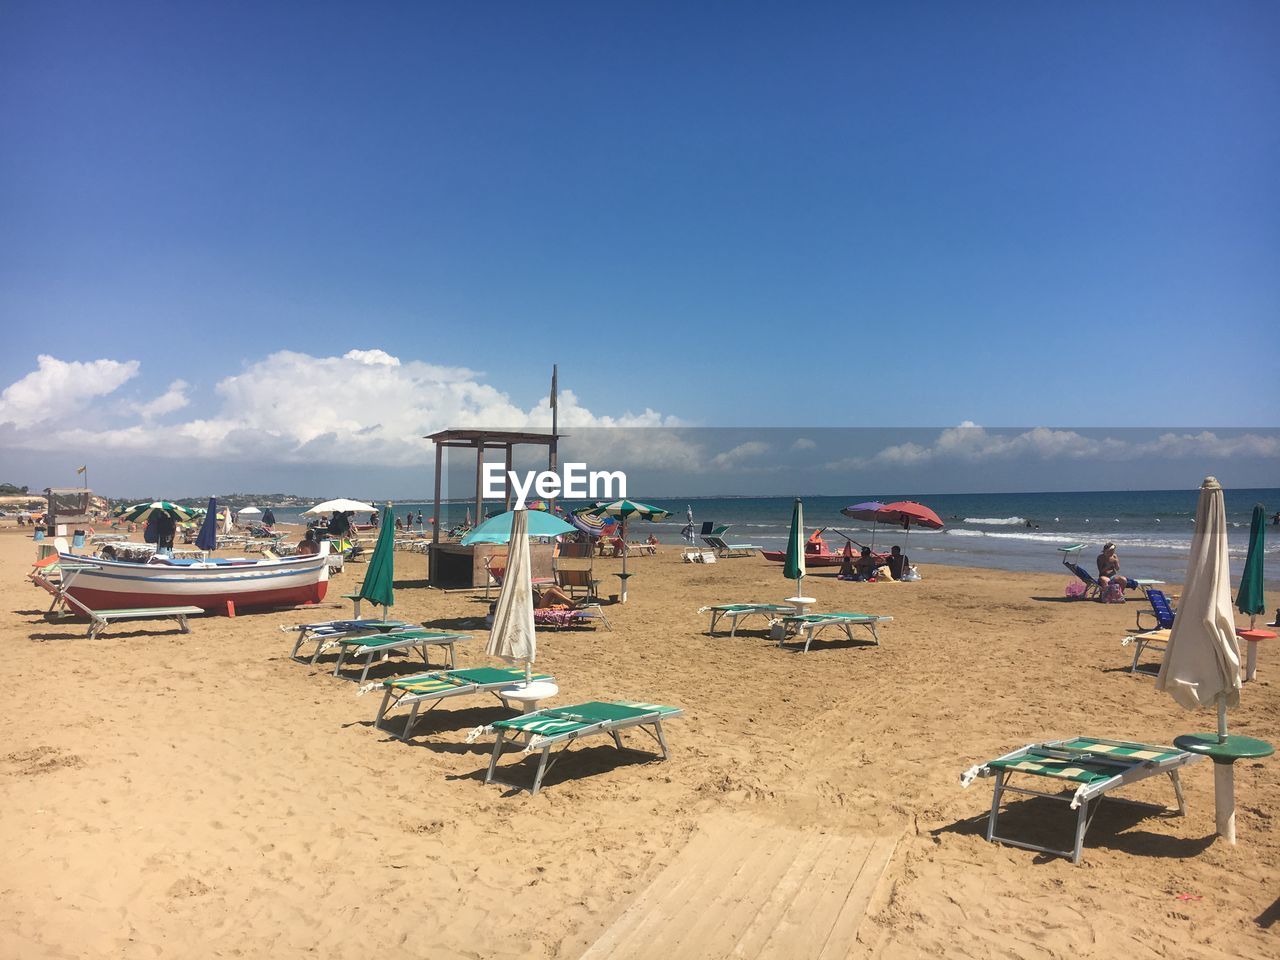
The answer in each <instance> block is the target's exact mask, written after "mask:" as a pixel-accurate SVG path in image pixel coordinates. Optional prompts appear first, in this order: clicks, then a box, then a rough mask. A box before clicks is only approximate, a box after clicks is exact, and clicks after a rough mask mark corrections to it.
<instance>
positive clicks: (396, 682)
mask: <svg viewBox="0 0 1280 960" xmlns="http://www.w3.org/2000/svg"><path fill="white" fill-rule="evenodd" d="M532 679H533V680H548V681H552V682H554V681H555V677H553V676H551V675H550V674H546V673H535V674H534V675H533V677H532ZM523 682H524V670H522V669H519V668H515V667H476V668H473V669H468V670H443V671H439V672H436V673H422V674H418V675H417V676H414V677H396V678H393V679H390V680H383V681H382V687H383V690H384V693H383V695H382V705H381V706H379V707H378V716H377V717H376V718H375V719H374V721H373V725H374V726H375V727H377V728H378V729H380V730H381V729H384V728H383V726H382V721H383V719H384V718H385V717H386V715H387V711H389V710H393V709H395V708H396V707H409V718H408V719H407V720H406V721H405V724H404V732H403V733H401V734H399V735H398V736H399V737H400V739H402V740H404V739H406V738H408V736H409V732H410V731H411V730H412V729H413V725H414V724H415V723H417V721H418V711H419V710H420V709H421V707H422V705H423V704H424V703H426V702H428V701H430V702H431V706H429V707H427V712H428V713H430V712H431V711H432V710H434V709H435V708H436V707H438V706H440V704H441V703H442V702H443V701H445V700H448V699H449V698H451V697H461V696H467V695H470V694H473V693H492V694H493V695H494V696H495V697H497V696H498V691H499V690H502V689H504V688H506V687H512V686H515V685H516V684H519V683H523ZM498 699H499V700H502V698H501V697H498ZM502 702H503V703H504V704H506V701H505V700H503V701H502Z"/></svg>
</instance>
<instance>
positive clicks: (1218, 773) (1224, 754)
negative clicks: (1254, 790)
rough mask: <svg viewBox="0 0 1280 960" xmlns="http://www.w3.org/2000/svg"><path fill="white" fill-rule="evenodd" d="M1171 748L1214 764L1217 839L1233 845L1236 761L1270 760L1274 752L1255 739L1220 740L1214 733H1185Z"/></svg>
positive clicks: (1227, 738) (1234, 837)
mask: <svg viewBox="0 0 1280 960" xmlns="http://www.w3.org/2000/svg"><path fill="white" fill-rule="evenodd" d="M1173 745H1174V746H1175V747H1177V748H1178V749H1179V750H1186V751H1187V752H1188V753H1198V754H1200V755H1201V756H1205V757H1208V758H1209V759H1210V760H1212V761H1213V806H1214V813H1215V815H1216V820H1217V827H1218V836H1220V837H1222V838H1223V839H1224V840H1226V841H1227V843H1235V842H1236V785H1235V768H1234V766H1233V764H1234V763H1235V762H1236V761H1237V760H1250V759H1259V758H1261V757H1269V756H1271V755H1272V754H1273V753H1275V752H1276V748H1275V747H1273V746H1272V745H1271V744H1269V743H1267V741H1265V740H1258V739H1257V738H1255V737H1241V736H1228V737H1223V738H1221V739H1219V737H1218V735H1217V734H1216V733H1184V734H1183V735H1182V736H1180V737H1175V738H1174V741H1173Z"/></svg>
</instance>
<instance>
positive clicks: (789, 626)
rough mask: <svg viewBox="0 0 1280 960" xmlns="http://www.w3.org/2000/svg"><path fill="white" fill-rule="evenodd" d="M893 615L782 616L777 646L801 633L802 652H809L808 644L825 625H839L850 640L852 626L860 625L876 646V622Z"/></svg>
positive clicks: (819, 614) (823, 614) (816, 614)
mask: <svg viewBox="0 0 1280 960" xmlns="http://www.w3.org/2000/svg"><path fill="white" fill-rule="evenodd" d="M892 619H893V617H881V616H877V615H876V614H874V613H841V612H831V613H806V614H798V615H792V616H785V617H783V618H782V623H783V625H784V626H785V627H786V629H785V630H784V631H783V637H782V639H781V640H779V641H778V646H782V645H783V644H785V643H788V642H793V641H791V638H792V637H795V636H797V635H799V634H801V633H803V634H804V650H803V651H801V652H803V653H808V652H809V644H811V643H813V638H814V637H815V636H817V634H818V633H819V632H821V631H823V630H825V629H826V628H827V627H839V628H840V629H842V630H843V631H844V635H845V636H846V637H848V638H849V639H850V640H853V639H854V636H853V628H854V627H862V628H863V629H865V630H866V631H867V632H868V633H870V634H871V639H872V641H873V642H874V643H875V644H876V646H879V645H880V634H879V633H878V632H877V631H876V624H877V623H888V622H889V621H890V620H892Z"/></svg>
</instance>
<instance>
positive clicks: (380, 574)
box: [359, 503, 396, 619]
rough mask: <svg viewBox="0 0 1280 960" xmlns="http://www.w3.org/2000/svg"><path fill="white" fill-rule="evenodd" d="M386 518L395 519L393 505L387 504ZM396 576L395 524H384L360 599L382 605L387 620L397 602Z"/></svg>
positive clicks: (379, 532)
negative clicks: (389, 609)
mask: <svg viewBox="0 0 1280 960" xmlns="http://www.w3.org/2000/svg"><path fill="white" fill-rule="evenodd" d="M382 515H383V516H384V517H393V516H395V514H394V513H393V512H392V510H391V504H389V503H388V504H387V507H386V510H385V512H384V513H383V514H382ZM395 576H396V528H395V524H394V523H384V524H382V526H381V527H379V528H378V542H377V543H376V544H374V547H373V556H371V557H370V558H369V567H368V569H367V570H365V574H364V583H362V584H360V593H359V597H360V599H361V600H368V601H369V602H370V603H378V604H381V605H382V616H383V619H386V616H387V608H388V607H391V606H394V605H395V602H396V595H395V590H394V589H393V587H394V583H395Z"/></svg>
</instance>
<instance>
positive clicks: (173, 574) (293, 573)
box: [58, 543, 329, 610]
mask: <svg viewBox="0 0 1280 960" xmlns="http://www.w3.org/2000/svg"><path fill="white" fill-rule="evenodd" d="M328 552H329V551H328V544H327V543H322V544H321V549H320V552H319V553H317V554H311V555H307V556H300V557H280V558H276V559H267V560H227V559H221V558H220V559H209V560H175V559H172V558H167V557H155V558H153V559H151V560H149V561H147V562H146V563H130V562H128V561H124V560H109V559H106V558H103V557H92V556H84V555H81V554H76V553H59V554H58V560H59V564H60V565H61V566H63V568H64V572H63V578H64V583H65V589H66V592H67V593H68V594H69V595H70V596H72V597H73V598H75V599H76V600H77V601H79V602H80V603H82V604H84V605H85V606H86V607H88V608H89V609H91V610H121V609H132V608H135V607H188V606H190V607H200V608H202V609H204V610H224V609H226V605H227V603H228V601H230V602H232V603H234V604H235V606H236V609H237V610H242V609H253V608H255V607H289V606H296V605H298V604H303V603H319V602H320V601H321V600H323V599H324V595H325V592H326V591H327V590H328V588H329V557H328Z"/></svg>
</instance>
